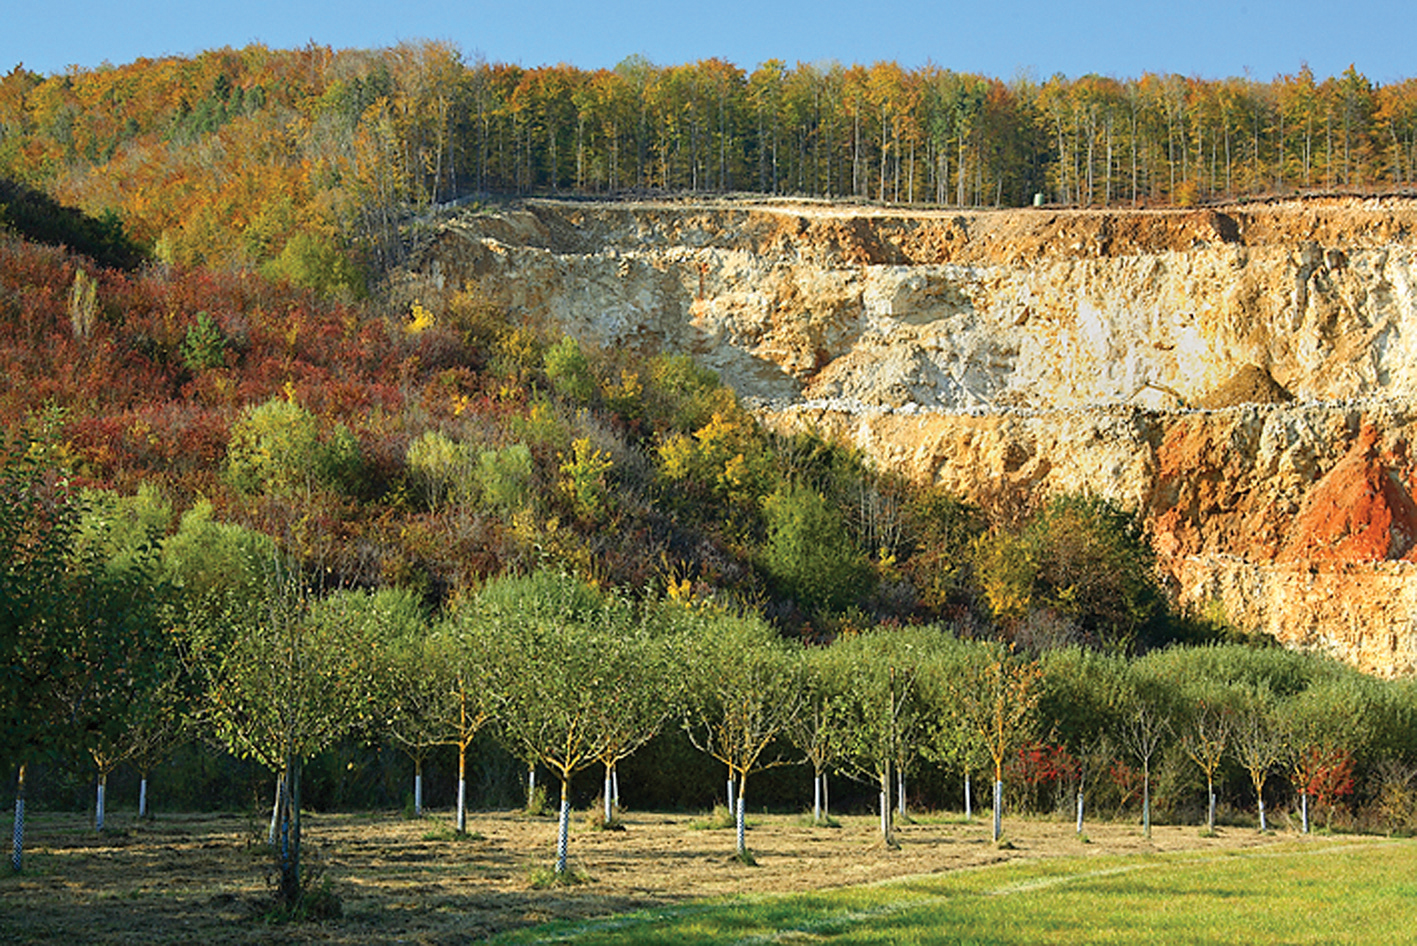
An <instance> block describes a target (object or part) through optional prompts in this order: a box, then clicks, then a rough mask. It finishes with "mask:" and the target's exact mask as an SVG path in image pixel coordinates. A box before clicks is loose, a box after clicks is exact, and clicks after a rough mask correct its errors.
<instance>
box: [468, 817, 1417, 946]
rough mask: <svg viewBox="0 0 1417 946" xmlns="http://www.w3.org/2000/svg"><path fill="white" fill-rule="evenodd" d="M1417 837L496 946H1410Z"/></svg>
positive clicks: (844, 900)
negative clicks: (824, 945) (1401, 945)
mask: <svg viewBox="0 0 1417 946" xmlns="http://www.w3.org/2000/svg"><path fill="white" fill-rule="evenodd" d="M1414 898H1417V841H1412V840H1406V841H1394V840H1380V839H1355V838H1341V837H1335V838H1324V839H1312V840H1305V841H1298V842H1294V843H1290V844H1282V845H1279V846H1275V847H1266V848H1262V849H1253V850H1245V851H1230V852H1225V853H1215V852H1211V853H1197V852H1190V853H1177V854H1156V855H1144V856H1136V857H1082V858H1064V859H1055V860H1047V861H1031V862H1015V863H1010V864H1004V865H999V866H997V867H988V868H981V869H975V870H965V871H958V872H954V873H951V874H948V875H941V876H931V877H923V878H916V879H911V880H905V881H896V882H892V883H885V884H879V885H871V886H864V887H852V888H847V889H842V890H836V891H827V892H818V893H812V894H801V895H793V896H754V897H742V898H734V899H731V900H727V901H722V902H718V903H707V904H705V903H700V904H694V905H690V906H686V907H683V908H678V909H668V910H654V911H647V912H644V913H638V914H630V915H626V916H622V917H616V918H613V919H609V920H604V921H597V922H590V923H579V924H549V925H547V926H541V927H535V928H531V929H527V930H522V931H518V932H514V933H511V934H507V935H505V936H502V937H499V938H496V939H494V940H493V942H496V943H501V944H513V943H576V944H607V946H608V944H620V943H626V944H653V943H666V944H669V943H673V944H695V943H715V944H717V943H808V942H830V943H833V944H853V946H854V944H912V943H920V944H926V943H929V944H947V946H1024V944H1038V943H1047V944H1106V943H1127V944H1131V943H1186V944H1192V943H1197V944H1205V943H1214V944H1221V943H1227V944H1228V943H1247V944H1254V946H1268V944H1273V946H1279V944H1285V946H1290V944H1306V943H1314V944H1320V943H1322V944H1369V943H1371V944H1389V943H1396V942H1407V941H1409V940H1410V938H1411V925H1412V919H1411V916H1410V906H1411V904H1412V903H1413V901H1414Z"/></svg>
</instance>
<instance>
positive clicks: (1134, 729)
mask: <svg viewBox="0 0 1417 946" xmlns="http://www.w3.org/2000/svg"><path fill="white" fill-rule="evenodd" d="M1148 684H1149V681H1137V682H1136V684H1135V688H1134V689H1133V691H1132V693H1131V694H1130V697H1129V699H1127V701H1126V705H1125V711H1124V715H1123V717H1122V719H1121V720H1120V730H1119V732H1118V736H1119V737H1120V740H1121V743H1122V745H1123V746H1125V747H1126V749H1127V751H1128V752H1130V753H1131V754H1132V755H1133V756H1135V757H1136V759H1137V761H1138V762H1140V763H1141V772H1142V777H1141V799H1142V801H1141V823H1142V834H1143V835H1144V836H1145V837H1147V838H1150V837H1151V760H1152V759H1153V758H1155V756H1156V753H1157V751H1158V750H1159V749H1160V748H1161V745H1162V743H1163V742H1164V741H1165V740H1166V737H1167V736H1169V735H1170V733H1171V717H1170V714H1169V713H1168V712H1167V709H1166V706H1165V703H1164V702H1163V699H1162V695H1161V693H1160V692H1159V689H1158V688H1157V687H1155V686H1151V685H1148Z"/></svg>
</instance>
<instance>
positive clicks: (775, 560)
mask: <svg viewBox="0 0 1417 946" xmlns="http://www.w3.org/2000/svg"><path fill="white" fill-rule="evenodd" d="M764 512H765V514H766V516H767V527H768V539H767V547H766V549H765V550H764V561H763V565H764V568H765V569H766V570H767V572H768V574H769V575H771V576H772V578H773V581H774V582H776V583H777V585H778V587H779V588H781V590H782V591H783V593H784V594H787V595H790V596H791V597H793V598H795V599H796V600H797V602H798V604H799V605H801V606H802V607H803V608H805V609H825V610H827V611H840V610H841V609H843V608H845V607H847V606H848V605H850V604H852V603H853V602H854V601H856V600H858V599H860V598H861V597H863V596H865V595H867V594H869V593H870V591H871V587H872V581H873V577H874V573H873V572H872V570H871V565H870V562H869V561H868V559H867V558H866V555H865V554H864V553H863V552H862V551H861V549H860V548H859V547H858V546H857V544H856V540H855V538H854V537H853V536H852V534H851V531H850V530H849V529H848V528H847V526H846V521H845V519H844V518H843V516H842V515H841V513H840V512H839V511H838V510H836V509H834V508H832V507H831V506H830V505H829V504H828V503H827V501H826V499H825V498H823V496H822V495H821V494H820V493H818V492H817V491H816V490H813V489H807V488H805V487H800V486H784V487H781V488H779V489H778V490H777V491H776V492H775V493H773V494H772V495H771V496H769V497H768V499H767V502H766V504H765V506H764Z"/></svg>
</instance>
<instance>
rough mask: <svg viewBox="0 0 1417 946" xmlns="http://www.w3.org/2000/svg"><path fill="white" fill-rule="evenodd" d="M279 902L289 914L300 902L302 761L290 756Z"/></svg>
mask: <svg viewBox="0 0 1417 946" xmlns="http://www.w3.org/2000/svg"><path fill="white" fill-rule="evenodd" d="M280 811H281V818H280V823H281V828H280V901H281V905H282V906H284V907H285V908H286V909H287V910H289V909H292V908H294V907H295V906H296V905H297V904H299V902H300V894H301V889H300V758H299V757H298V756H295V755H291V756H290V757H289V758H288V759H287V761H286V766H285V778H284V780H283V782H282V790H281V804H280Z"/></svg>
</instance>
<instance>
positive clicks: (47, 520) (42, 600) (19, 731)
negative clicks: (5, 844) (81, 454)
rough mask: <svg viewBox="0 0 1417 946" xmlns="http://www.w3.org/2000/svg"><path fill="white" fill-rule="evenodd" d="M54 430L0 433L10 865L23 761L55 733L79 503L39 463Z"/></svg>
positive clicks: (20, 817)
mask: <svg viewBox="0 0 1417 946" xmlns="http://www.w3.org/2000/svg"><path fill="white" fill-rule="evenodd" d="M56 423H57V419H56ZM56 436H57V430H55V429H43V430H35V429H23V430H20V431H16V432H15V436H11V435H10V432H9V431H6V433H5V435H3V436H0V648H3V652H4V653H5V654H6V655H7V656H6V659H5V660H3V661H0V760H3V761H4V763H5V764H6V767H7V770H8V767H9V766H15V767H16V769H17V779H16V792H15V824H14V848H13V851H12V854H11V859H10V864H11V867H12V869H14V870H15V871H19V870H21V869H22V867H23V855H24V828H25V800H26V799H25V787H26V786H25V780H26V774H27V764H28V762H29V761H30V760H31V759H32V758H33V757H34V756H35V755H37V754H39V753H41V752H43V751H44V749H45V747H46V745H48V744H52V742H53V739H54V737H55V736H56V731H55V728H54V727H55V725H56V723H57V721H58V717H57V715H56V713H55V708H56V707H55V696H56V694H55V691H54V689H53V688H52V686H51V684H52V682H53V681H54V679H55V678H56V676H58V675H59V674H60V673H61V672H62V671H63V668H64V667H65V666H66V665H67V663H68V661H67V658H66V655H65V650H64V643H65V639H66V636H67V635H66V633H65V631H66V626H65V625H66V620H65V612H66V610H67V607H68V602H69V600H70V588H71V587H72V585H71V580H70V579H71V574H72V548H73V541H74V536H75V534H76V532H77V529H78V523H79V513H80V506H79V504H78V503H77V501H76V497H75V496H74V494H73V492H72V491H71V490H70V488H69V484H68V481H67V478H66V477H65V475H64V474H63V472H62V469H61V468H59V467H57V466H53V465H50V464H46V463H45V462H44V455H45V453H46V452H47V445H51V444H53V443H54V442H55V437H56ZM36 445H37V446H38V447H39V449H35V447H36Z"/></svg>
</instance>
